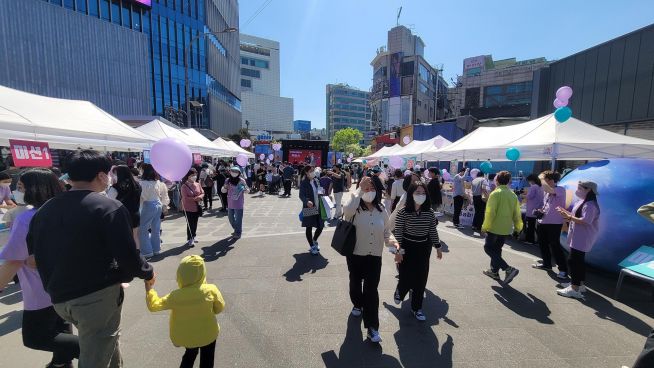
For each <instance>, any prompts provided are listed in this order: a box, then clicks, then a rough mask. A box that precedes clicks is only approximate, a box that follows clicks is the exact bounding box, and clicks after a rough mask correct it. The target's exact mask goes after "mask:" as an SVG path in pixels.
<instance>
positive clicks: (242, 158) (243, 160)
mask: <svg viewBox="0 0 654 368" xmlns="http://www.w3.org/2000/svg"><path fill="white" fill-rule="evenodd" d="M236 163H237V164H238V165H239V166H247V164H248V156H246V155H245V154H243V153H241V154H239V155H238V156H236Z"/></svg>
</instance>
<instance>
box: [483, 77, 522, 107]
mask: <svg viewBox="0 0 654 368" xmlns="http://www.w3.org/2000/svg"><path fill="white" fill-rule="evenodd" d="M531 89H532V82H531V81H526V82H520V83H512V84H504V85H500V86H488V87H485V88H484V107H495V106H506V105H524V104H530V103H531Z"/></svg>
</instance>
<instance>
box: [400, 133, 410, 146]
mask: <svg viewBox="0 0 654 368" xmlns="http://www.w3.org/2000/svg"><path fill="white" fill-rule="evenodd" d="M402 142H404V144H409V143H411V137H409V136H408V135H405V136H404V138H402Z"/></svg>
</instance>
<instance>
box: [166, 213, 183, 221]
mask: <svg viewBox="0 0 654 368" xmlns="http://www.w3.org/2000/svg"><path fill="white" fill-rule="evenodd" d="M182 217H184V212H179V211H170V212H169V213H168V215H166V216H165V217H164V221H172V220H177V219H178V218H182Z"/></svg>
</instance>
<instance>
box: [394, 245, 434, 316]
mask: <svg viewBox="0 0 654 368" xmlns="http://www.w3.org/2000/svg"><path fill="white" fill-rule="evenodd" d="M402 248H404V252H405V253H404V258H403V259H402V263H400V264H399V271H400V280H399V281H398V282H397V291H398V293H399V294H400V299H402V300H404V297H405V296H406V294H407V293H408V292H409V290H413V293H412V294H411V309H412V310H413V311H418V310H419V309H422V300H423V298H424V296H425V287H426V286H427V278H428V277H429V257H430V256H431V243H430V242H429V239H424V240H423V241H410V240H407V239H406V238H404V241H403V242H402Z"/></svg>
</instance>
